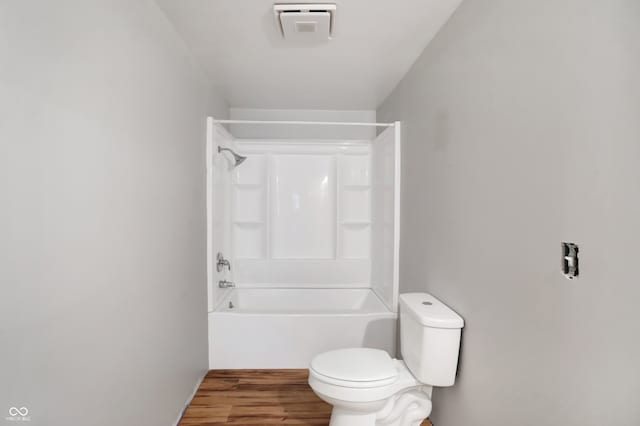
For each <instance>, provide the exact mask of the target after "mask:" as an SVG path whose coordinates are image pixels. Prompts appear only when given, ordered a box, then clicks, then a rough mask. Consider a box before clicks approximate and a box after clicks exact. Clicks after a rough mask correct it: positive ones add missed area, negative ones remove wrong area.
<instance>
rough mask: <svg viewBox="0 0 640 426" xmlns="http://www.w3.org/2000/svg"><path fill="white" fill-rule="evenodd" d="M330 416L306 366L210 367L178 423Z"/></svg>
mask: <svg viewBox="0 0 640 426" xmlns="http://www.w3.org/2000/svg"><path fill="white" fill-rule="evenodd" d="M330 416H331V406H330V405H329V404H327V403H325V402H323V401H322V400H320V399H319V398H318V397H317V396H316V395H315V394H314V393H313V391H312V390H311V388H310V387H309V385H308V384H307V370H212V371H209V373H207V376H206V377H205V379H204V381H203V382H202V385H200V388H199V389H198V392H197V393H196V395H195V397H194V398H193V401H192V402H191V405H190V406H189V408H188V409H187V411H186V413H185V415H184V417H183V419H182V421H181V422H180V426H218V425H229V424H230V425H276V424H277V425H324V426H326V425H328V424H329V417H330ZM430 425H431V424H430V423H429V421H428V420H426V421H425V422H424V423H423V424H422V426H430Z"/></svg>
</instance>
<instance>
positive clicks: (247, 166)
mask: <svg viewBox="0 0 640 426" xmlns="http://www.w3.org/2000/svg"><path fill="white" fill-rule="evenodd" d="M266 125H269V124H266ZM341 126H342V125H341ZM387 127H388V128H386V129H384V131H382V132H381V133H380V134H379V135H378V137H376V138H375V139H373V140H353V139H342V140H336V139H332V140H317V139H313V140H311V139H292V140H291V139H290V140H283V139H277V140H276V139H251V140H247V139H235V138H234V137H233V136H232V135H231V134H230V133H229V132H227V130H225V129H224V128H223V127H222V126H221V125H220V124H218V123H215V122H214V120H213V119H210V120H209V132H208V133H209V141H208V142H209V146H208V153H210V154H212V155H211V158H208V180H209V182H208V187H209V191H210V194H209V225H210V228H209V234H210V238H209V253H208V257H209V261H210V267H209V274H210V275H209V345H210V350H209V354H210V356H209V358H210V368H303V367H306V366H307V364H308V362H309V360H310V359H311V356H312V355H313V354H315V353H318V352H322V351H325V350H330V349H335V348H340V347H344V346H356V347H357V346H363V345H367V346H369V347H378V348H380V349H384V350H387V351H389V352H391V353H395V340H396V339H395V328H396V324H395V323H396V318H397V315H396V310H397V306H396V305H397V288H398V276H397V264H398V262H397V260H398V258H397V256H398V235H399V232H398V231H399V223H398V218H399V191H398V188H399V165H400V156H399V148H400V147H399V143H400V139H399V136H400V127H399V123H393V124H391V125H389V126H387ZM219 147H222V148H229V149H233V150H234V151H235V152H237V153H239V154H241V155H242V156H245V157H246V160H244V161H243V162H242V163H241V164H238V165H237V166H236V164H235V162H234V161H233V158H229V157H225V156H224V155H219V154H216V152H217V151H218V148H219ZM218 252H221V253H223V254H224V257H225V258H227V259H230V263H231V267H230V268H222V270H220V271H219V270H218V269H217V268H215V257H216V255H217V253H218ZM222 280H225V281H231V282H233V283H234V285H235V287H236V288H235V289H233V288H220V286H219V285H218V283H219V281H222ZM225 284H226V283H225ZM373 336H375V337H373ZM255 345H258V346H260V347H264V348H266V347H267V346H268V351H265V350H257V349H256V347H255Z"/></svg>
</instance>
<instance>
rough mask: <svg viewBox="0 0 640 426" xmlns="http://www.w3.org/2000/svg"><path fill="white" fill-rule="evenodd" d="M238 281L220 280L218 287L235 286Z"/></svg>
mask: <svg viewBox="0 0 640 426" xmlns="http://www.w3.org/2000/svg"><path fill="white" fill-rule="evenodd" d="M235 286H236V283H234V282H231V281H227V280H220V281H218V287H220V288H231V287H235Z"/></svg>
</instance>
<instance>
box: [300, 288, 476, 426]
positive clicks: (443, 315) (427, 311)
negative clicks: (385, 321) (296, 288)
mask: <svg viewBox="0 0 640 426" xmlns="http://www.w3.org/2000/svg"><path fill="white" fill-rule="evenodd" d="M462 327H464V321H463V319H462V318H461V317H460V316H459V315H458V314H456V313H455V312H454V311H453V310H451V309H450V308H449V307H447V306H446V305H445V304H444V303H442V302H440V301H439V300H438V299H436V298H435V297H433V296H431V295H430V294H427V293H407V294H402V295H400V343H401V352H402V356H403V358H404V361H403V360H397V359H392V358H391V357H390V356H389V354H388V353H386V352H385V351H382V350H379V349H368V348H350V349H339V350H335V351H330V352H325V353H322V354H319V355H317V356H315V357H314V358H313V360H312V361H311V365H310V367H309V385H310V386H311V388H312V389H313V391H314V392H315V393H316V395H318V396H319V397H320V398H321V399H322V400H324V401H326V402H328V403H329V404H331V405H333V411H332V412H331V423H330V426H374V425H376V426H377V425H394V426H405V425H406V426H409V425H411V426H418V425H420V423H421V422H422V421H423V420H424V419H426V418H427V417H428V416H429V414H430V413H431V390H432V387H433V386H451V385H453V383H454V381H455V376H456V370H457V366H458V353H459V350H460V332H461V329H462Z"/></svg>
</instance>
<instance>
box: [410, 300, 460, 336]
mask: <svg viewBox="0 0 640 426" xmlns="http://www.w3.org/2000/svg"><path fill="white" fill-rule="evenodd" d="M400 312H401V313H402V312H404V313H407V314H409V315H411V316H413V317H414V318H415V319H416V320H417V321H418V322H419V323H420V324H422V325H425V326H427V327H434V328H462V327H464V320H463V319H462V317H461V316H460V315H458V314H457V313H455V312H454V311H453V309H451V308H450V307H448V306H447V305H445V304H444V303H442V302H441V301H439V300H438V299H436V298H435V297H433V296H432V295H430V294H429V293H404V294H401V295H400Z"/></svg>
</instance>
